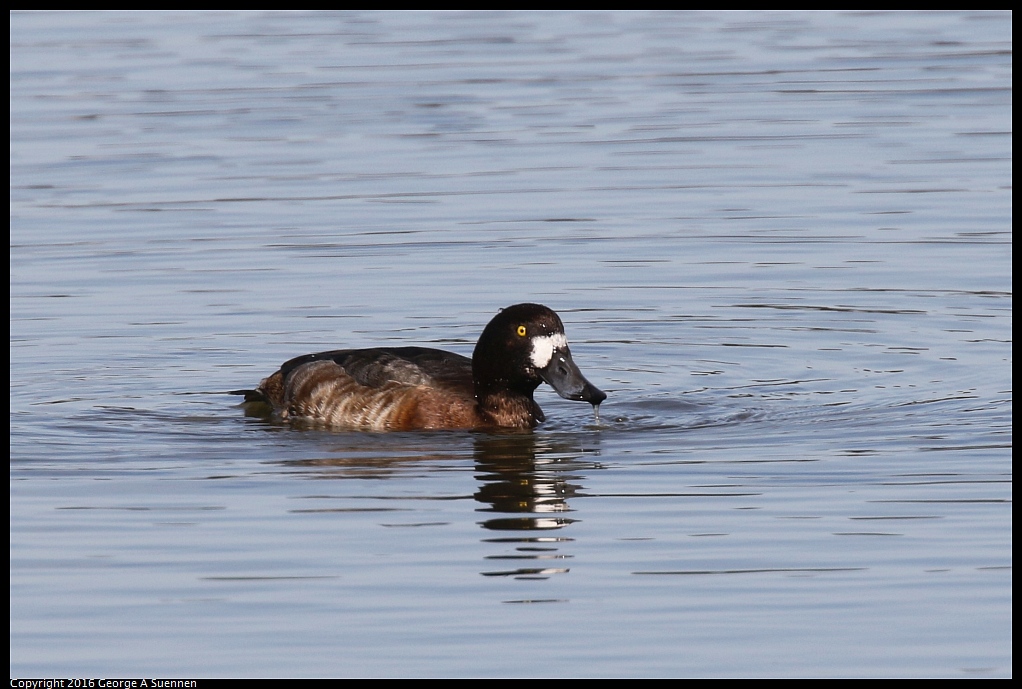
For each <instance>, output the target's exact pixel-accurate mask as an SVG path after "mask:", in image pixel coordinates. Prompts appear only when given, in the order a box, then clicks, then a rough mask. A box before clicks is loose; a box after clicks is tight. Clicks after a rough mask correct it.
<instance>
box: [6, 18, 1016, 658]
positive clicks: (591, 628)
mask: <svg viewBox="0 0 1022 689" xmlns="http://www.w3.org/2000/svg"><path fill="white" fill-rule="evenodd" d="M10 20H11V27H10V36H11V51H10V53H11V84H10V87H11V91H10V95H11V98H10V107H11V123H10V124H11V129H10V132H11V133H10V137H11V141H10V148H11V152H10V161H11V162H10V170H11V191H10V194H11V232H10V241H11V249H10V288H11V297H10V310H11V336H10V343H11V347H10V354H11V371H10V372H11V405H10V407H11V410H10V418H11V435H10V450H11V469H10V478H11V488H10V505H11V513H10V514H11V522H10V524H11V526H10V537H11V549H10V564H11V573H10V577H11V589H10V598H11V601H10V602H11V613H10V634H11V640H10V651H11V663H10V671H11V676H12V677H16V676H72V675H91V676H102V675H108V676H111V675H119V676H133V675H145V676H154V675H162V676H168V675H183V676H217V675H242V676H257V675H277V676H286V675H295V676H330V675H334V676H394V675H397V676H405V675H407V676H434V675H442V676H522V677H524V676H678V675H682V676H683V675H695V676H750V675H755V676H763V675H766V676H805V675H813V676H879V675H896V676H931V675H939V676H959V677H961V676H968V677H976V676H978V677H988V676H994V677H1004V676H1011V674H1012V654H1011V624H1012V614H1011V608H1012V595H1011V585H1012V577H1011V566H1012V538H1011V530H1012V517H1011V497H1012V490H1011V481H1012V468H1011V444H1012V432H1011V426H1012V413H1011V398H1012V391H1011V366H1012V361H1011V321H1012V318H1011V303H1012V270H1011V249H1012V235H1011V231H1012V230H1011V223H1012V211H1011V195H1012V153H1011V151H1012V31H1011V22H1012V18H1011V15H1010V14H998V13H979V12H975V13H974V12H958V13H951V12H947V13H939V14H916V13H906V14H876V13H859V14H855V13H844V14H834V13H811V14H786V13H785V14H774V13H761V14H738V13H730V14H715V13H709V14H689V13H679V14H647V13H597V12H593V13H584V14H576V13H536V14H531V13H497V12H494V13H389V14H387V13H384V14H375V13H368V14H362V13H341V14H333V13H311V14H306V13H240V12H216V13H213V12H210V13H199V14H196V13H167V14H152V13H150V14H134V13H105V14H104V13H27V14H26V13H14V14H12V15H11V17H10ZM522 301H536V302H541V303H544V304H547V305H549V306H551V307H552V308H554V309H556V310H557V311H558V312H559V313H560V314H561V316H562V318H563V320H564V321H565V325H566V329H567V334H568V337H569V339H570V342H571V345H572V351H573V353H574V356H575V360H576V362H577V363H578V364H579V366H580V367H581V369H582V370H583V372H584V373H585V374H586V376H587V377H588V378H589V379H590V380H592V381H593V382H594V383H595V384H596V385H598V386H599V387H601V388H603V389H604V390H606V391H607V392H608V394H609V398H608V400H607V402H606V403H605V404H604V405H603V406H602V408H601V413H600V419H599V421H598V422H597V421H596V420H595V419H594V418H593V415H592V412H591V410H590V409H589V407H588V405H585V404H579V403H572V402H568V401H564V400H561V399H560V398H558V397H557V396H556V395H555V394H554V393H553V392H552V391H551V390H550V389H549V388H543V389H541V390H539V391H538V394H537V400H538V401H539V403H540V404H541V405H542V406H543V407H544V410H545V412H546V415H547V417H548V420H547V422H546V423H545V424H544V425H543V426H542V427H540V428H539V429H537V430H536V431H535V432H531V433H498V434H487V433H467V432H446V433H445V432H439V433H393V434H367V433H351V432H348V433H345V432H329V431H324V430H309V429H300V428H292V427H288V426H286V425H280V424H275V423H272V422H269V421H266V420H263V419H258V418H250V417H246V416H245V415H244V413H243V412H242V410H241V409H240V408H239V407H238V406H237V399H236V398H232V397H230V396H228V395H226V394H224V393H225V392H226V391H229V390H234V389H237V388H243V387H250V386H252V385H254V384H256V383H257V382H258V381H259V380H260V379H261V378H262V377H264V376H266V375H268V374H269V373H270V372H272V371H273V370H275V368H276V367H277V366H279V364H280V363H281V362H283V361H284V360H286V359H289V358H291V357H293V356H296V355H299V354H304V353H307V352H312V351H318V350H323V349H334V348H339V347H352V346H368V345H376V344H387V345H413V344H414V345H426V346H434V347H440V348H444V349H450V350H453V351H457V352H459V353H462V354H468V353H470V352H471V350H472V347H473V345H474V342H475V339H476V338H477V337H478V334H479V332H480V331H481V329H482V327H483V325H485V323H486V322H487V321H488V320H489V319H490V317H491V316H492V315H493V314H494V313H495V312H496V311H497V309H498V308H500V307H502V306H506V305H508V304H512V303H516V302H522Z"/></svg>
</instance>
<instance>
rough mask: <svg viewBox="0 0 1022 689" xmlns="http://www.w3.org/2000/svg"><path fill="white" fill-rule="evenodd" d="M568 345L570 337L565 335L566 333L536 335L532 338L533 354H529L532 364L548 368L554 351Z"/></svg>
mask: <svg viewBox="0 0 1022 689" xmlns="http://www.w3.org/2000/svg"><path fill="white" fill-rule="evenodd" d="M567 346H568V338H566V337H565V336H564V333H554V334H553V335H543V336H541V337H534V338H532V354H531V355H530V356H529V360H530V361H532V365H533V366H535V367H536V368H546V366H547V364H549V363H550V359H552V358H553V356H554V351H555V350H557V349H560V348H563V347H567Z"/></svg>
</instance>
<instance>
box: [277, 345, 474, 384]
mask: <svg viewBox="0 0 1022 689" xmlns="http://www.w3.org/2000/svg"><path fill="white" fill-rule="evenodd" d="M316 361H333V362H334V363H335V364H337V365H338V366H340V367H341V368H342V369H343V370H344V372H345V373H347V374H348V375H349V376H351V378H352V379H353V380H354V381H355V382H357V383H358V384H359V385H365V386H366V387H371V388H378V387H382V386H383V385H386V384H388V383H400V384H401V385H412V386H418V385H425V386H427V387H434V388H444V389H451V390H460V391H467V392H469V393H470V394H471V392H472V387H473V386H472V360H471V359H469V358H468V357H464V356H461V355H460V354H454V353H453V352H445V351H443V350H440V349H428V348H426V347H375V348H372V349H338V350H335V351H331V352H320V353H318V354H306V355H305V356H300V357H297V358H295V359H292V360H290V361H288V362H287V363H285V364H284V365H283V366H281V367H280V373H281V376H282V377H283V378H284V379H287V377H288V376H289V375H290V374H291V373H292V372H293V371H295V370H297V369H298V368H299V367H301V366H303V365H305V364H309V363H313V362H316Z"/></svg>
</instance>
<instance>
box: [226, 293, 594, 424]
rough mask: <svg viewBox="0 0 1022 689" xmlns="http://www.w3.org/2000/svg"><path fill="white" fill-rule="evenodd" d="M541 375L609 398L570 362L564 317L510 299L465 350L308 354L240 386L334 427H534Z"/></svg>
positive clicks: (571, 392)
mask: <svg viewBox="0 0 1022 689" xmlns="http://www.w3.org/2000/svg"><path fill="white" fill-rule="evenodd" d="M542 382H546V383H549V384H550V386H551V387H553V389H554V390H556V391H557V393H558V394H559V395H560V396H561V397H564V398H565V399H569V400H580V401H584V402H589V403H590V404H592V405H593V407H594V408H596V407H599V404H600V403H601V402H602V401H603V400H605V399H607V395H606V394H605V393H604V392H603V391H601V390H599V389H598V388H596V387H595V386H594V385H593V384H592V383H590V382H589V381H588V380H586V379H585V376H583V375H582V372H581V371H579V370H578V367H577V366H576V365H575V362H574V361H572V359H571V352H570V351H569V350H568V341H567V339H566V338H565V336H564V325H563V324H562V323H561V319H560V317H558V315H557V314H556V313H554V312H553V311H552V310H551V309H549V308H547V307H546V306H542V305H540V304H516V305H515V306H509V307H508V308H506V309H503V310H501V311H500V312H499V313H498V314H497V315H496V316H494V318H493V320H491V321H490V322H489V324H488V325H487V326H486V328H485V329H484V330H483V334H482V335H480V336H479V342H478V343H477V344H476V347H475V351H474V352H473V354H472V358H471V359H469V358H467V357H464V356H461V355H459V354H453V353H451V352H445V351H442V350H439V349H426V348H424V347H379V348H374V349H341V350H336V351H332V352H321V353H319V354H306V355H305V356H300V357H297V358H295V359H291V360H290V361H288V362H287V363H285V364H284V365H283V366H281V367H280V370H279V371H277V372H276V373H274V374H273V375H271V376H270V377H269V378H266V379H265V380H263V381H262V382H261V383H260V384H259V387H258V388H257V389H256V390H238V391H236V394H244V395H245V401H246V403H254V404H264V405H269V406H270V407H271V408H272V410H273V413H274V414H275V415H276V416H277V417H278V418H281V419H291V420H303V421H309V422H313V423H316V424H323V425H327V426H331V427H337V428H350V429H362V430H376V431H384V430H421V429H444V428H447V429H459V428H460V429H467V428H486V427H505V428H531V427H533V426H535V425H536V424H538V423H540V422H541V421H543V420H544V416H543V412H542V410H541V409H540V408H539V405H538V404H536V402H535V400H533V398H532V393H533V391H534V390H535V389H536V388H537V387H538V386H539V384H540V383H542Z"/></svg>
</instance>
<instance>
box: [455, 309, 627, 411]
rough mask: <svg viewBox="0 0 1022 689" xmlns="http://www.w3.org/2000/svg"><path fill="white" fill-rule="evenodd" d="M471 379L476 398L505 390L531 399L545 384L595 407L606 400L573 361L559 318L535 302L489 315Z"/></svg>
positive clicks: (570, 398) (570, 397) (475, 356)
mask: <svg viewBox="0 0 1022 689" xmlns="http://www.w3.org/2000/svg"><path fill="white" fill-rule="evenodd" d="M472 375H473V377H474V378H475V386H476V395H477V396H479V397H480V398H482V397H483V396H485V395H486V393H488V392H493V391H499V390H501V389H506V390H512V391H515V392H519V393H521V394H524V395H526V396H527V397H528V398H529V399H532V393H533V391H534V390H535V389H536V388H537V387H538V386H539V384H540V383H542V382H546V383H548V384H549V385H550V386H551V387H552V388H553V389H554V390H556V391H557V394H559V395H560V396H561V397H563V398H565V399H569V400H580V401H583V402H589V403H590V404H592V405H594V406H595V405H598V404H600V402H602V401H603V400H605V399H607V395H606V393H604V392H603V391H602V390H600V389H598V388H596V387H595V386H594V385H593V384H592V383H590V382H589V381H588V380H586V379H585V376H583V375H582V372H581V371H579V370H578V366H576V365H575V362H574V361H572V359H571V352H570V351H569V350H568V340H567V338H566V337H565V336H564V324H563V323H561V319H560V318H559V317H558V315H557V314H556V313H554V312H553V311H552V310H551V309H548V308H547V307H545V306H542V305H540V304H516V305H514V306H509V307H507V308H506V309H503V310H502V311H500V313H498V314H497V315H496V316H494V317H493V320H491V321H490V322H489V324H488V325H487V326H486V328H485V329H484V330H483V334H482V335H480V336H479V343H478V344H476V348H475V352H473V354H472Z"/></svg>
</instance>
